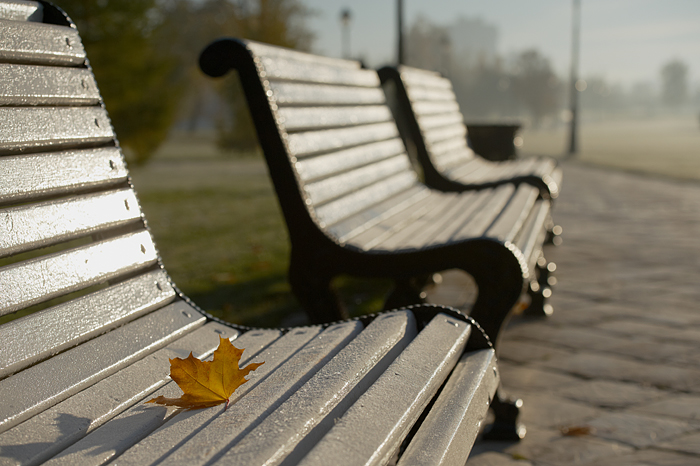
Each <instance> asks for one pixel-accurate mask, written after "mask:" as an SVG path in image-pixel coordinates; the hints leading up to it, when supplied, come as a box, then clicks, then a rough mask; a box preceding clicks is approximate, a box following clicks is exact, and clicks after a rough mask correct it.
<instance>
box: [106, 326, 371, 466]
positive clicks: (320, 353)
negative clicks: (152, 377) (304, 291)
mask: <svg viewBox="0 0 700 466" xmlns="http://www.w3.org/2000/svg"><path fill="white" fill-rule="evenodd" d="M303 330H306V329H303ZM303 330H302V329H295V330H292V333H295V332H302V331H303ZM361 330H362V324H361V323H359V322H343V323H340V324H335V325H332V326H330V327H328V328H327V329H325V330H324V331H323V332H321V333H319V334H318V335H316V336H315V337H314V338H313V339H312V340H310V341H309V342H308V343H307V344H306V345H304V346H303V347H302V348H300V349H299V350H298V351H296V352H295V353H294V354H293V355H291V357H289V359H288V360H287V361H286V362H285V363H284V364H282V365H280V366H278V367H277V368H275V369H274V371H272V372H270V373H269V375H267V376H266V377H264V379H263V375H257V374H256V373H252V374H251V375H250V377H249V378H250V380H251V381H252V380H253V378H255V379H256V381H257V380H260V382H259V383H258V384H257V385H256V386H255V387H253V388H252V389H250V390H249V391H248V392H247V394H246V396H239V397H237V398H236V399H235V400H234V399H233V398H232V399H231V404H230V405H229V408H228V410H226V411H223V410H218V412H216V413H215V417H214V418H213V419H212V420H211V422H210V423H208V424H207V425H206V426H204V427H203V428H201V429H193V428H192V426H191V425H189V426H188V425H187V422H185V420H183V419H178V420H177V421H176V422H174V423H171V424H168V425H166V426H164V429H163V434H164V435H162V436H161V437H159V441H160V442H165V443H166V448H167V449H166V450H165V451H166V452H167V451H171V452H172V453H171V454H169V455H168V456H166V457H165V458H163V461H164V462H165V463H173V464H188V465H197V464H204V463H207V462H209V461H210V460H212V459H213V458H214V457H216V456H217V455H218V454H219V453H220V452H222V450H223V449H224V448H226V447H227V446H228V445H229V444H231V443H235V442H236V441H237V439H239V438H240V437H242V436H243V435H245V434H247V433H248V432H250V431H251V430H252V429H253V428H255V426H257V425H258V424H259V423H260V422H261V421H262V420H263V419H265V417H266V416H267V415H268V414H269V413H271V412H272V411H274V410H275V409H276V408H277V407H278V406H279V405H280V404H281V403H283V402H284V401H285V400H286V399H287V398H288V397H289V396H290V395H291V394H292V393H293V392H295V391H296V390H298V389H299V388H300V387H301V386H302V385H303V384H304V383H306V381H307V380H309V378H311V376H313V374H314V373H316V372H317V371H318V370H319V369H320V368H321V367H322V366H324V365H325V364H327V362H328V361H329V360H330V359H331V358H333V357H334V356H335V355H336V354H337V353H338V352H339V351H340V350H341V349H342V348H343V347H345V346H346V345H347V344H348V343H349V342H350V341H352V339H353V338H354V337H355V336H356V335H357V334H358V333H359V332H361ZM258 359H260V360H262V355H260V356H259V358H256V360H258ZM266 364H267V362H266V363H265V364H264V365H263V366H261V367H260V369H262V368H263V367H265V365H266ZM260 369H258V370H260ZM258 370H256V372H257V371H258ZM246 385H249V384H246ZM244 387H245V385H244ZM241 395H242V394H241ZM234 397H236V394H235V393H234ZM201 416H202V417H207V418H209V419H210V418H211V414H210V413H202V414H201ZM195 417H199V413H197V414H195V415H193V416H192V418H195ZM187 420H189V419H187ZM180 426H182V427H187V428H188V434H189V435H188V436H189V437H190V438H188V439H187V441H186V442H184V443H181V444H178V445H177V449H176V450H174V451H172V450H173V433H172V432H168V431H169V430H172V429H173V428H180ZM193 433H194V435H192V434H193ZM155 438H156V437H154V436H153V435H151V436H149V438H148V439H146V443H144V442H142V443H140V444H139V445H137V448H138V450H139V453H140V454H139V456H138V457H137V456H136V455H129V456H127V455H128V454H129V453H130V452H127V455H124V456H122V457H121V458H120V459H119V462H120V464H144V463H150V462H152V461H153V460H155V459H157V458H159V457H158V456H154V455H153V453H154V452H157V451H160V450H161V449H162V446H160V447H159V446H157V445H149V444H152V443H155V442H151V440H152V439H155ZM175 438H176V439H177V436H176V437H175ZM184 438H187V436H186V437H184ZM147 446H149V447H153V449H151V448H145V447H147Z"/></svg>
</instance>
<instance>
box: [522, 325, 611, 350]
mask: <svg viewBox="0 0 700 466" xmlns="http://www.w3.org/2000/svg"><path fill="white" fill-rule="evenodd" d="M518 336H519V337H520V338H523V339H529V340H537V341H540V342H546V343H548V344H553V345H560V346H563V347H565V348H570V349H574V350H581V349H593V350H596V351H606V350H609V349H610V348H612V347H614V346H615V345H616V344H617V342H616V338H615V337H614V336H611V335H610V334H606V333H605V332H601V331H600V330H596V329H587V328H576V327H560V328H556V327H549V328H542V327H539V328H536V329H534V330H533V331H532V332H525V331H522V332H520V333H519V334H518Z"/></svg>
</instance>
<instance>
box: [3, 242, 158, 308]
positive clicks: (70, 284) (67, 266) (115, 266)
mask: <svg viewBox="0 0 700 466" xmlns="http://www.w3.org/2000/svg"><path fill="white" fill-rule="evenodd" d="M157 260H158V257H157V255H156V250H155V246H154V245H153V242H152V241H151V236H150V234H149V233H148V231H141V232H138V233H131V234H128V235H124V236H120V237H117V238H114V239H109V240H104V241H100V242H97V243H94V244H91V245H88V246H83V247H78V248H74V249H70V250H68V251H63V252H59V253H54V254H51V255H48V256H44V257H40V258H37V259H31V260H27V261H23V262H18V263H16V264H12V265H9V266H6V267H3V268H0V295H1V296H2V297H3V300H2V302H1V303H0V315H5V314H8V313H11V312H14V311H17V310H19V309H22V308H25V307H28V306H31V305H33V304H37V303H40V302H43V301H47V300H49V299H51V298H55V297H57V296H60V295H63V294H67V293H71V292H73V291H77V290H80V289H82V288H86V287H88V286H91V285H94V284H97V283H101V282H105V281H107V280H110V279H114V278H116V277H118V276H120V275H123V274H126V273H130V272H134V271H136V270H139V269H141V268H145V267H148V266H149V265H152V264H155V263H156V261H157Z"/></svg>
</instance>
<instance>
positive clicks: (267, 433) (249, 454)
mask: <svg viewBox="0 0 700 466" xmlns="http://www.w3.org/2000/svg"><path fill="white" fill-rule="evenodd" d="M415 334H416V328H415V321H414V318H413V315H412V314H411V313H410V312H408V311H402V312H396V313H392V314H387V315H383V316H380V317H378V318H377V319H375V320H374V321H373V322H372V323H371V324H370V325H369V326H368V327H367V329H365V330H364V331H363V332H362V333H361V334H360V335H358V336H357V337H356V338H355V339H354V340H353V341H352V342H350V344H348V346H346V347H345V348H343V349H342V350H341V351H340V353H338V355H336V356H335V357H334V358H333V359H332V360H331V361H329V362H328V364H326V365H325V366H324V367H323V368H321V370H319V371H318V372H317V373H316V374H315V375H314V376H313V377H312V378H311V380H309V381H308V382H307V383H306V384H304V386H303V387H301V388H300V389H299V390H298V391H296V392H295V393H294V394H293V395H292V396H291V397H289V399H288V400H287V401H285V402H284V403H283V404H282V405H281V406H280V407H279V408H277V410H275V411H274V412H273V413H272V414H270V415H269V416H268V417H267V418H265V420H264V421H263V422H262V423H261V424H260V425H259V426H258V427H256V428H255V429H254V430H252V431H251V432H250V433H249V434H248V435H246V436H245V437H243V438H242V439H241V440H240V441H239V442H238V443H236V444H235V445H234V446H233V447H232V448H231V449H229V450H228V451H226V453H225V454H224V455H223V456H221V457H220V458H219V459H218V460H217V462H216V463H217V464H230V465H241V466H246V465H250V464H265V465H268V466H272V465H278V464H280V463H281V462H282V461H284V462H286V463H288V464H295V463H297V462H298V461H299V460H301V459H302V458H303V457H304V455H305V454H306V453H307V452H308V450H309V449H310V448H311V447H312V446H313V445H315V444H316V442H318V440H319V439H320V438H321V437H322V436H323V435H324V434H325V433H326V432H327V431H328V430H329V429H330V428H331V427H332V426H333V424H334V421H335V419H337V418H339V417H340V416H341V415H342V413H344V412H345V411H346V410H347V408H348V407H350V406H351V405H352V404H353V403H354V402H355V401H356V400H357V398H358V397H359V396H360V395H361V394H362V393H364V392H365V391H366V390H367V388H369V387H370V386H371V385H372V384H373V383H374V382H375V381H376V379H377V377H379V375H381V374H382V373H383V372H385V370H386V368H387V367H388V366H389V365H390V364H391V363H392V362H394V360H395V359H396V357H397V356H398V355H399V354H400V353H401V351H403V349H404V348H406V346H407V345H408V344H409V343H410V341H411V340H413V338H414V337H415Z"/></svg>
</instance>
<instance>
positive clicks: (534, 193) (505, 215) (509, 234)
mask: <svg viewBox="0 0 700 466" xmlns="http://www.w3.org/2000/svg"><path fill="white" fill-rule="evenodd" d="M539 194H540V190H539V189H537V188H536V187H534V186H530V185H526V184H524V183H523V184H520V185H519V186H518V188H517V190H516V191H515V193H514V194H513V197H512V199H511V200H510V202H508V205H506V207H505V208H504V209H503V212H501V215H500V216H499V217H498V219H497V220H496V221H495V222H494V223H493V224H492V225H491V227H490V228H489V229H488V231H487V232H486V236H488V237H490V238H497V239H498V240H499V241H500V242H511V241H513V240H514V239H515V237H516V235H517V234H518V233H519V232H520V230H521V228H522V227H523V223H524V222H525V220H527V218H528V217H529V215H530V212H532V209H533V206H534V205H535V201H537V197H538V196H539Z"/></svg>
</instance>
